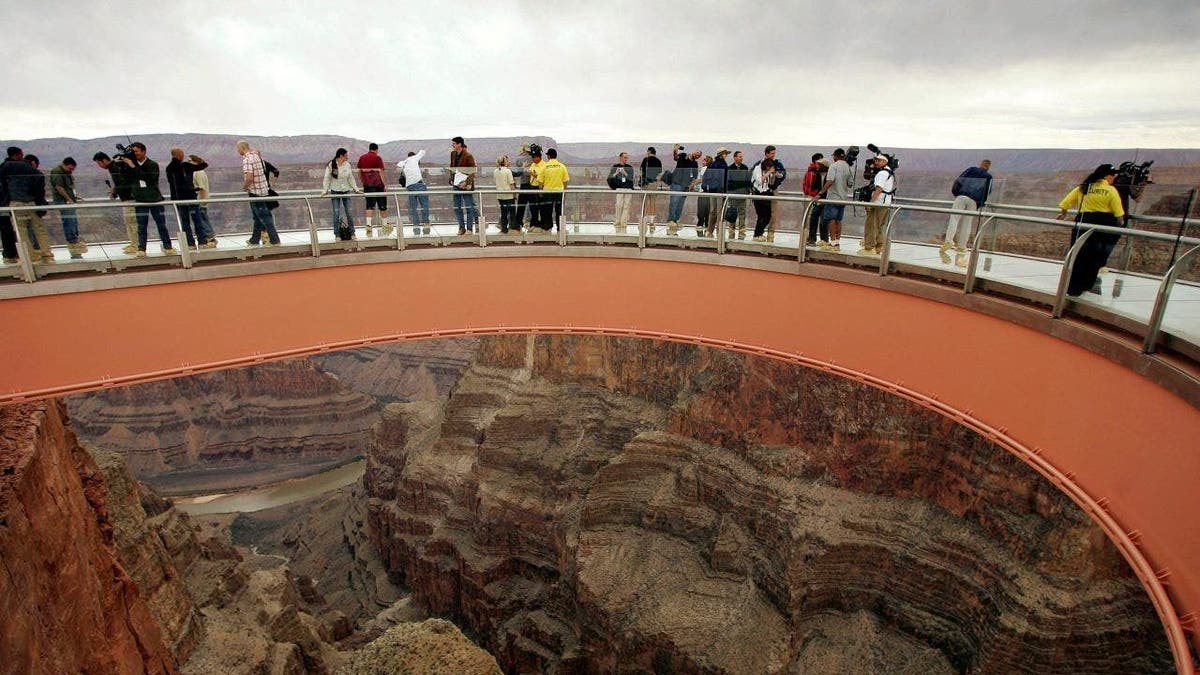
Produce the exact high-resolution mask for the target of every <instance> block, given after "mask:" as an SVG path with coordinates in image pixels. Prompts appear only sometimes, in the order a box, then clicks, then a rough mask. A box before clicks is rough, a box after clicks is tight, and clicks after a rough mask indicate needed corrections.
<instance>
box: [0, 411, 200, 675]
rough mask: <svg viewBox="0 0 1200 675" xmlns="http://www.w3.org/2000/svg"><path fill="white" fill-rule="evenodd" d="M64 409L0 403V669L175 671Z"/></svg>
mask: <svg viewBox="0 0 1200 675" xmlns="http://www.w3.org/2000/svg"><path fill="white" fill-rule="evenodd" d="M65 414H66V413H65V410H64V409H63V407H62V405H61V404H59V403H57V402H54V401H42V402H38V403H29V404H19V405H11V406H7V407H3V408H0V563H2V564H3V574H2V575H0V673H4V674H6V675H7V674H9V673H11V674H12V675H28V674H30V673H46V674H47V675H60V674H61V673H84V672H86V673H89V674H107V673H112V674H114V675H116V674H121V675H128V674H133V673H147V674H150V675H157V674H162V673H175V672H176V670H177V669H176V664H175V661H174V659H173V658H172V656H171V652H170V650H169V649H168V647H167V645H166V644H164V642H163V637H162V635H161V633H160V631H159V627H158V624H157V623H156V622H155V620H154V618H153V616H152V614H151V612H150V610H149V608H148V607H147V605H146V603H145V602H144V601H143V599H142V597H141V595H140V594H139V592H138V589H137V587H136V585H135V584H134V582H133V581H132V580H131V579H130V577H129V575H128V574H127V573H126V570H125V568H124V567H123V566H122V565H121V563H120V561H119V560H118V558H117V554H116V551H115V549H114V546H113V524H112V522H111V521H110V519H109V515H108V507H107V498H108V495H107V488H106V486H105V483H104V479H103V477H102V476H101V474H100V471H99V469H98V468H97V467H96V464H95V463H94V462H93V461H92V459H91V458H90V457H89V456H88V454H87V453H86V452H84V451H83V449H82V448H80V447H79V444H78V443H77V442H76V440H75V435H74V433H72V432H71V430H70V429H69V428H67V427H66V425H65V424H64V419H65Z"/></svg>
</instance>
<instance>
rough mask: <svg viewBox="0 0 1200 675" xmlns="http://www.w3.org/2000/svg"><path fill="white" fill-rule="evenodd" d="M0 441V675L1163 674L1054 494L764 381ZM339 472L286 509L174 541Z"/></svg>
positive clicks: (969, 450)
mask: <svg viewBox="0 0 1200 675" xmlns="http://www.w3.org/2000/svg"><path fill="white" fill-rule="evenodd" d="M0 415H2V416H3V418H4V420H3V427H2V429H3V432H2V436H0V439H2V440H0V468H2V473H0V559H2V560H3V561H4V567H5V575H4V576H3V578H0V599H2V600H0V602H3V603H4V611H3V613H2V614H0V616H2V617H3V618H2V619H0V640H2V644H4V645H5V658H4V659H0V673H14V674H15V673H29V672H38V673H59V672H96V673H102V672H103V673H124V672H144V673H176V672H181V673H332V672H342V673H367V672H471V673H475V672H478V673H492V672H505V673H583V672H631V673H634V672H638V673H640V672H656V673H672V672H673V673H848V672H861V673H905V672H910V673H917V672H921V673H1047V672H1054V673H1133V672H1136V673H1162V672H1170V671H1171V669H1172V658H1171V654H1170V651H1169V649H1168V647H1167V643H1166V640H1165V637H1164V633H1163V629H1162V625H1161V623H1160V622H1159V621H1158V618H1157V616H1156V614H1155V611H1154V609H1153V607H1152V605H1151V604H1150V602H1149V600H1148V598H1147V596H1146V594H1145V592H1144V590H1143V589H1142V587H1141V586H1140V584H1139V583H1138V582H1137V580H1136V578H1135V577H1134V575H1133V573H1132V572H1131V570H1130V569H1129V568H1128V566H1127V565H1126V564H1125V562H1124V560H1123V559H1122V557H1121V556H1120V554H1119V553H1118V552H1117V550H1116V549H1115V548H1114V547H1113V546H1112V544H1111V543H1110V542H1109V540H1108V539H1107V538H1106V537H1105V536H1104V534H1103V533H1102V532H1101V531H1100V530H1099V529H1098V527H1097V526H1096V525H1095V524H1094V523H1093V522H1092V521H1091V520H1090V519H1089V518H1088V517H1087V516H1086V515H1085V514H1084V513H1083V512H1081V511H1080V510H1079V508H1077V507H1076V506H1075V505H1074V504H1073V503H1072V502H1071V501H1070V500H1069V499H1068V498H1067V497H1066V496H1065V495H1064V494H1063V493H1062V492H1060V491H1059V490H1058V489H1057V488H1056V487H1055V486H1053V485H1052V484H1050V483H1049V482H1048V481H1046V480H1045V479H1043V478H1042V477H1041V476H1040V475H1038V474H1037V473H1035V472H1034V471H1033V470H1032V469H1030V468H1029V467H1027V466H1026V465H1025V464H1023V463H1022V462H1021V461H1020V460H1018V459H1017V458H1016V457H1014V456H1012V455H1011V454H1009V453H1008V452H1007V451H1006V450H1004V449H1003V448H1001V447H999V446H997V445H995V444H994V443H993V442H990V441H988V440H987V439H985V438H983V437H981V436H979V435H978V434H977V433H975V432H973V431H971V430H969V429H967V428H965V427H962V426H959V425H958V424H956V423H955V422H954V421H952V420H949V419H947V418H945V417H942V416H940V415H938V414H935V413H933V412H930V411H928V410H926V409H924V408H921V407H920V406H918V405H916V404H915V403H912V402H910V401H908V400H906V399H902V398H899V397H896V396H895V395H893V394H890V393H887V392H885V391H882V390H879V389H875V388H872V387H870V386H867V385H865V384H861V383H857V382H852V381H849V380H846V379H842V378H840V377H837V376H835V375H831V374H828V373H823V372H819V371H815V370H811V369H806V368H803V367H800V366H797V365H794V364H789V363H784V362H781V361H775V360H772V359H768V358H766V357H759V356H750V355H746V354H741V353H733V352H725V351H721V350H718V349H714V348H709V347H702V346H697V345H692V344H682V343H669V342H657V341H653V340H645V339H636V338H616V337H601V336H546V335H538V336H535V335H504V336H493V337H483V338H460V339H454V340H433V341H425V342H412V343H399V344H392V345H377V346H374V347H370V348H365V349H359V350H353V351H345V352H336V353H331V354H323V355H320V356H313V357H309V358H304V359H295V360H291V361H283V362H276V363H270V364H264V365H259V366H253V367H249V368H245V369H241V370H230V371H221V372H217V373H210V374H205V375H197V376H192V377H186V378H179V379H175V380H169V381H164V382H157V383H150V384H144V385H137V386H133V387H128V388H124V389H113V390H106V391H101V392H95V393H89V394H80V395H75V396H70V397H67V398H65V399H62V400H47V401H42V402H34V403H22V404H13V405H9V406H6V407H4V408H2V409H0ZM356 461H357V462H361V476H359V477H357V478H356V479H355V480H353V481H352V482H350V484H348V485H345V486H344V487H340V488H337V489H334V490H330V491H327V492H322V493H320V494H315V495H312V496H308V497H307V498H304V499H299V500H296V501H290V502H288V503H285V504H279V505H276V506H273V507H271V508H265V509H263V510H257V511H253V512H243V513H222V514H207V513H206V514H197V515H191V516H189V515H188V514H187V513H185V512H184V510H183V509H184V506H183V502H185V501H187V499H189V498H194V497H195V496H196V495H197V494H201V493H202V494H206V495H209V496H211V495H214V494H224V493H238V492H239V491H243V490H253V489H256V488H258V487H260V486H262V485H264V484H275V483H279V482H281V481H282V482H283V483H284V484H292V483H295V482H296V481H303V480H308V479H311V478H312V477H313V476H320V475H326V474H328V473H329V472H330V471H334V470H338V469H337V467H343V468H344V467H346V466H349V465H351V463H353V462H356ZM306 476H307V477H308V478H305V477H306ZM205 498H207V497H205ZM172 499H178V500H180V504H179V505H177V506H173V505H172V503H171V500H172ZM48 570H54V573H53V574H50V573H48ZM388 669H390V670H388Z"/></svg>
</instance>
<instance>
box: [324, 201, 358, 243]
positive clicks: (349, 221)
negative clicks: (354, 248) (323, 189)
mask: <svg viewBox="0 0 1200 675" xmlns="http://www.w3.org/2000/svg"><path fill="white" fill-rule="evenodd" d="M333 194H335V195H336V194H343V193H340V192H335V193H333ZM329 205H330V206H331V207H332V208H333V234H334V236H338V222H339V221H340V220H342V216H345V220H346V229H348V230H350V236H351V237H353V236H354V216H352V215H350V198H349V197H334V198H333V199H330V200H329ZM339 212H340V213H341V214H342V215H339Z"/></svg>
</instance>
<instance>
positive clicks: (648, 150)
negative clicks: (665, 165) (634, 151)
mask: <svg viewBox="0 0 1200 675" xmlns="http://www.w3.org/2000/svg"><path fill="white" fill-rule="evenodd" d="M646 154H647V155H657V154H658V151H657V150H655V149H654V146H653V145H652V146H650V147H648V148H646Z"/></svg>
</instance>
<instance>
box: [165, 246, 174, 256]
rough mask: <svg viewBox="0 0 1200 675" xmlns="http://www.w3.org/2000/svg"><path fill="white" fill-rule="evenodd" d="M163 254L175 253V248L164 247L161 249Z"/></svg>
mask: <svg viewBox="0 0 1200 675" xmlns="http://www.w3.org/2000/svg"><path fill="white" fill-rule="evenodd" d="M163 255H175V249H173V248H164V249H163Z"/></svg>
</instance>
